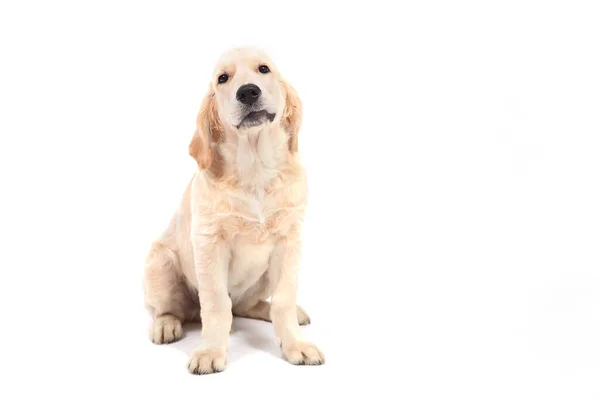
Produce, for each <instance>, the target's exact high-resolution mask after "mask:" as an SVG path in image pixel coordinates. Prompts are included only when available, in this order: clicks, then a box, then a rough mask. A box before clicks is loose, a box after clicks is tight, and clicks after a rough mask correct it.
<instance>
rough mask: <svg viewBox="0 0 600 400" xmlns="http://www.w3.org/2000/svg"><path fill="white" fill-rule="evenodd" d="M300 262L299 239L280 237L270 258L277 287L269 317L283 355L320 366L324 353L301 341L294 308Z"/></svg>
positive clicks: (288, 358) (299, 361)
mask: <svg viewBox="0 0 600 400" xmlns="http://www.w3.org/2000/svg"><path fill="white" fill-rule="evenodd" d="M299 263H300V239H299V238H298V237H297V236H296V235H293V236H291V237H288V238H285V239H282V240H280V241H279V242H278V243H277V245H276V247H275V251H274V253H273V257H272V258H271V265H270V269H271V272H272V274H273V275H272V276H273V277H274V278H275V282H277V283H276V286H275V290H274V292H273V296H272V298H271V320H272V321H273V326H274V328H275V335H276V337H277V340H278V341H279V344H280V345H281V350H282V351H283V355H284V357H285V358H286V360H288V361H289V362H290V363H292V364H296V365H300V364H307V365H319V364H323V363H324V362H325V357H324V356H323V353H322V352H321V351H320V350H319V349H318V348H317V346H315V345H314V344H312V343H309V342H306V341H304V339H303V337H302V334H301V332H300V324H299V323H298V314H297V311H296V290H297V281H298V267H299Z"/></svg>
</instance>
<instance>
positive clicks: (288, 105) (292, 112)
mask: <svg viewBox="0 0 600 400" xmlns="http://www.w3.org/2000/svg"><path fill="white" fill-rule="evenodd" d="M281 86H282V87H283V91H284V95H285V109H284V110H283V117H282V123H283V128H284V129H285V131H286V132H287V133H288V134H289V135H290V138H289V142H288V145H289V148H290V151H291V152H297V151H298V132H299V131H300V125H302V102H301V101H300V97H298V93H297V92H296V90H295V89H294V88H293V87H292V85H290V84H289V83H287V82H286V81H285V80H283V79H281Z"/></svg>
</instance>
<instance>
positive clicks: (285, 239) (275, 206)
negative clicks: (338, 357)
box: [144, 48, 324, 374]
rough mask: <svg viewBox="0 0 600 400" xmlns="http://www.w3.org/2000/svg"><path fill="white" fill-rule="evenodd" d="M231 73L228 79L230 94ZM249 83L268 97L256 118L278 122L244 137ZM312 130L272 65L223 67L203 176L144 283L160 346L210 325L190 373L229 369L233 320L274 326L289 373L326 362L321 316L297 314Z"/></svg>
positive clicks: (152, 258) (255, 57)
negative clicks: (313, 339)
mask: <svg viewBox="0 0 600 400" xmlns="http://www.w3.org/2000/svg"><path fill="white" fill-rule="evenodd" d="M260 66H268V68H269V70H270V72H268V73H261V72H260V70H259V67H260ZM223 74H226V75H227V76H228V80H227V82H225V83H219V76H221V75H223ZM248 83H252V84H256V85H257V86H258V87H259V88H260V89H261V91H262V94H261V97H260V101H259V102H258V104H257V105H253V106H252V107H254V108H257V107H259V108H261V109H264V110H266V111H267V112H268V113H274V114H275V118H274V119H273V121H269V120H264V121H262V120H261V121H259V122H257V125H251V126H250V127H248V128H238V126H242V124H241V122H242V121H243V120H244V118H245V117H247V115H248V112H249V110H253V108H252V107H247V106H244V105H242V104H240V102H239V101H238V100H237V99H236V92H237V90H238V88H239V87H240V86H241V85H244V84H248ZM301 121H302V104H301V102H300V99H299V97H298V94H297V93H296V91H295V90H294V89H293V87H292V86H291V85H289V83H287V82H286V81H285V80H284V79H283V78H282V76H281V75H280V73H279V71H277V69H276V67H275V65H274V64H273V62H272V61H271V60H270V59H269V58H268V57H267V55H266V54H264V53H263V52H261V51H258V50H255V49H248V48H244V49H233V50H231V51H229V52H227V53H225V54H224V55H223V56H222V57H221V58H220V60H219V61H218V63H217V65H216V67H215V70H214V74H213V78H212V80H211V83H210V85H209V88H208V92H207V94H206V96H205V97H204V100H203V102H202V105H201V107H200V111H199V113H198V116H197V126H196V130H195V132H194V135H193V137H192V139H191V142H190V145H189V154H190V155H191V156H192V157H193V158H194V159H195V160H196V162H197V164H198V172H197V173H196V174H195V175H194V177H193V178H192V180H191V181H190V183H189V184H188V186H187V188H186V190H185V192H184V194H183V197H182V199H181V202H180V204H179V207H178V208H177V210H176V212H175V214H174V215H173V218H172V220H171V222H170V224H169V226H168V227H167V229H166V230H165V231H164V232H163V234H162V235H161V236H160V237H159V239H158V240H157V241H155V242H154V243H153V244H152V248H151V251H150V253H149V254H148V257H147V261H146V267H145V273H144V291H145V303H146V306H147V308H148V310H149V311H150V313H151V315H152V317H153V325H152V328H151V329H150V337H151V340H152V341H153V342H154V343H158V344H160V343H169V342H173V341H176V340H178V339H180V338H181V336H182V323H184V322H185V321H198V320H201V321H202V333H201V344H200V346H199V347H198V348H197V349H196V350H195V351H194V352H193V354H192V355H191V357H190V360H189V364H188V368H189V371H190V372H192V373H195V374H206V373H212V372H219V371H222V370H223V369H225V367H226V352H227V345H228V339H229V332H230V329H231V322H232V316H233V315H236V316H241V317H247V318H255V319H261V320H265V321H272V323H273V326H274V328H275V334H276V337H277V340H278V342H279V344H280V345H281V349H282V352H283V355H284V357H285V358H286V359H287V360H288V361H289V362H291V363H293V364H310V365H317V364H322V363H323V362H324V356H323V353H322V352H321V351H320V350H319V349H318V348H317V347H316V346H315V345H313V344H311V343H309V342H306V341H305V340H304V339H303V337H302V335H301V331H300V324H305V323H308V322H309V317H308V316H307V315H306V313H305V312H304V311H303V310H302V309H301V308H300V307H298V306H297V305H296V287H297V276H298V266H299V259H300V252H301V240H300V228H301V224H302V219H303V216H304V210H305V207H306V194H307V185H306V177H305V173H304V170H303V167H302V165H301V163H300V160H299V158H298V132H299V130H300V126H301ZM269 297H271V302H267V301H266V299H268V298H269Z"/></svg>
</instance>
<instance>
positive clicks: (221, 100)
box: [189, 48, 302, 169]
mask: <svg viewBox="0 0 600 400" xmlns="http://www.w3.org/2000/svg"><path fill="white" fill-rule="evenodd" d="M301 120H302V104H301V102H300V99H299V98H298V95H297V93H296V91H295V90H294V89H293V87H292V86H291V85H289V84H288V83H287V82H286V81H285V80H284V79H283V78H282V76H281V74H280V73H279V71H278V70H277V68H276V66H275V64H274V63H273V61H271V59H270V58H269V57H268V56H267V55H266V54H265V53H263V52H262V51H260V50H256V49H249V48H241V49H233V50H230V51H229V52H227V53H225V54H224V55H223V56H221V58H220V59H219V61H218V62H217V65H216V67H215V70H214V73H213V78H212V80H211V83H210V86H209V89H208V93H207V94H206V96H205V97H204V100H203V102H202V105H201V107H200V112H199V113H198V117H197V120H196V132H195V133H194V137H193V138H192V141H191V143H190V148H189V152H190V155H191V156H192V157H193V158H194V159H195V160H196V161H197V162H198V167H199V168H200V169H207V168H209V167H210V166H211V165H212V162H213V158H214V157H213V152H214V149H213V147H214V146H215V145H217V144H218V143H219V142H222V141H223V140H225V138H226V136H227V135H226V133H227V132H234V133H237V134H240V135H242V134H246V133H248V132H250V131H252V130H257V129H262V128H264V127H268V126H269V125H272V124H280V125H281V127H282V128H283V130H284V131H285V132H286V134H287V135H288V137H289V139H288V144H289V150H290V151H292V152H296V151H298V131H299V130H300V124H301Z"/></svg>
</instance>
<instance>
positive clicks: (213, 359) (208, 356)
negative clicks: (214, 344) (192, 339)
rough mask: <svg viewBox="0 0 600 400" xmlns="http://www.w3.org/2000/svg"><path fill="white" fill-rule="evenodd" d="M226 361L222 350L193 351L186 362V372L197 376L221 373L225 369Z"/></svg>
mask: <svg viewBox="0 0 600 400" xmlns="http://www.w3.org/2000/svg"><path fill="white" fill-rule="evenodd" d="M226 361H227V357H226V355H225V352H224V351H222V350H219V349H207V350H194V352H193V353H192V356H191V357H190V361H189V362H188V370H189V371H190V372H191V373H192V374H197V375H204V374H212V373H214V372H221V371H223V370H224V369H225V366H226Z"/></svg>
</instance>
